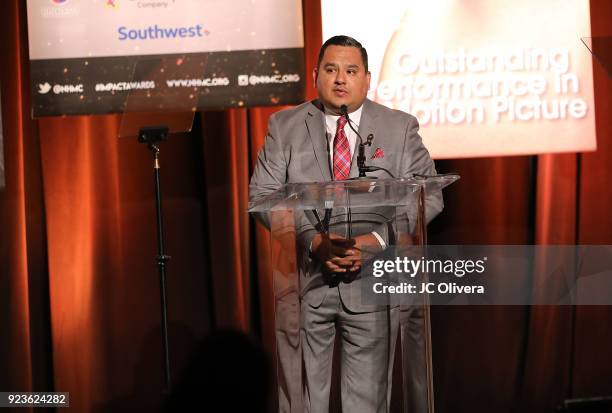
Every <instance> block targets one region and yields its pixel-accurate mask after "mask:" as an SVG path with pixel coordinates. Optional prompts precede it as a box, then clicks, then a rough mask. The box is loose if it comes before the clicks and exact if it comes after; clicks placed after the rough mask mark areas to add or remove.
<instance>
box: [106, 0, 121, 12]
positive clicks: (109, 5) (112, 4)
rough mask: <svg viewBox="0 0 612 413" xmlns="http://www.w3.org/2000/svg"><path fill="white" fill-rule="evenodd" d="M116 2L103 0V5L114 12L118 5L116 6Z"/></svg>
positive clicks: (115, 0)
mask: <svg viewBox="0 0 612 413" xmlns="http://www.w3.org/2000/svg"><path fill="white" fill-rule="evenodd" d="M117 1H118V0H105V1H104V5H105V6H106V7H107V8H109V9H113V10H116V9H117V8H118V7H119V5H118V4H117Z"/></svg>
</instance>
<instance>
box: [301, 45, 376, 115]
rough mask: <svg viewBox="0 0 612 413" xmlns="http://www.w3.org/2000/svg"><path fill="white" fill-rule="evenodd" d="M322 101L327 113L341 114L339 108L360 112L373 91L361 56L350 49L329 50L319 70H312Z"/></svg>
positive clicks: (345, 47) (342, 47)
mask: <svg viewBox="0 0 612 413" xmlns="http://www.w3.org/2000/svg"><path fill="white" fill-rule="evenodd" d="M313 77H314V81H315V86H316V88H317V92H318V94H319V100H320V101H321V103H323V105H324V106H325V107H326V108H327V109H331V110H332V111H335V112H337V113H340V106H342V105H346V106H348V111H349V112H353V111H355V110H357V109H358V108H359V107H360V106H361V104H362V103H363V101H364V100H365V98H366V95H367V93H368V89H369V88H370V72H366V71H365V67H364V65H363V61H362V60H361V52H360V51H359V49H358V48H356V47H351V46H335V45H332V46H328V47H327V49H325V53H324V54H323V59H322V60H321V64H320V65H319V67H318V68H316V69H314V70H313Z"/></svg>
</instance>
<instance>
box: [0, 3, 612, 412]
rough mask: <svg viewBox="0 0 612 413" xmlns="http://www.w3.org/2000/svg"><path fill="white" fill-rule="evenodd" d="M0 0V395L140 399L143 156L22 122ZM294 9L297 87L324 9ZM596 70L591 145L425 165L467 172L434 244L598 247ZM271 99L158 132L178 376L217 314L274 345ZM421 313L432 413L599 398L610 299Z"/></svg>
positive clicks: (603, 195)
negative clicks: (262, 184) (262, 216)
mask: <svg viewBox="0 0 612 413" xmlns="http://www.w3.org/2000/svg"><path fill="white" fill-rule="evenodd" d="M4 3H5V4H4V5H3V6H4V13H3V15H2V16H1V17H0V34H1V38H2V39H3V41H2V42H0V59H1V61H2V65H0V68H1V69H0V85H1V87H2V89H1V92H2V93H1V96H2V119H3V125H4V145H5V147H4V151H5V162H6V188H5V189H4V190H2V191H0V226H1V228H2V231H1V233H0V258H1V261H0V262H1V263H2V265H1V266H0V303H1V305H2V311H0V317H1V319H0V320H1V322H2V326H3V329H4V333H3V334H2V335H0V366H2V367H3V369H2V374H1V375H0V390H2V391H8V390H15V391H29V390H56V391H69V392H70V393H71V410H73V411H77V412H96V411H100V412H101V411H122V410H125V411H133V410H136V409H138V410H142V409H143V408H145V409H146V407H149V408H150V410H154V409H156V408H157V406H159V398H160V396H156V395H159V394H160V389H161V386H162V375H161V373H160V372H161V369H162V365H161V340H160V327H159V320H160V317H159V286H158V278H157V270H156V266H155V260H154V256H155V251H156V233H155V225H154V222H155V209H154V203H153V180H152V172H153V170H152V159H151V155H150V153H149V152H148V151H147V150H146V148H145V147H143V146H142V145H139V144H138V143H136V142H135V141H134V140H130V139H117V137H116V134H117V130H118V127H119V123H120V117H119V115H109V116H80V117H66V118H47V119H40V120H31V117H30V106H29V104H30V97H29V96H30V88H29V68H28V53H27V29H26V15H25V1H19V0H10V1H6V2H4ZM303 4H304V31H305V53H306V55H305V58H306V67H307V79H306V84H307V92H306V95H307V98H309V99H310V98H313V97H314V96H315V95H316V91H315V90H314V88H313V87H312V81H311V78H310V70H311V69H312V67H314V65H315V64H316V59H317V53H318V48H319V46H320V44H321V42H322V39H321V21H320V20H321V19H320V6H319V2H318V1H309V0H304V1H303ZM591 19H592V35H593V36H604V35H607V36H610V35H612V27H610V25H609V22H610V21H612V4H611V3H610V2H608V1H606V0H592V1H591ZM585 50H586V49H585ZM594 77H595V105H596V114H597V119H596V122H597V144H598V150H597V152H593V153H586V154H562V155H542V156H537V157H508V158H488V159H465V160H447V161H441V162H438V169H439V170H441V171H443V172H448V171H457V172H459V173H460V174H461V175H462V179H461V181H459V182H458V183H456V184H455V185H454V186H452V187H449V188H448V190H447V192H446V194H445V204H446V210H445V212H444V213H443V214H442V215H441V216H440V217H439V218H438V219H437V220H436V221H434V223H432V225H431V227H430V241H431V242H433V243H465V244H478V243H485V244H488V243H495V244H531V243H537V244H568V243H569V244H573V243H581V244H612V218H611V215H610V213H609V211H610V209H611V207H612V194H611V192H610V190H609V189H608V188H609V186H610V185H611V184H612V176H611V175H612V174H611V172H610V171H611V169H610V167H609V164H610V163H611V162H612V130H611V129H612V126H611V123H610V120H609V115H610V113H612V111H611V109H612V108H611V98H612V89H611V81H610V78H609V77H608V76H607V74H606V73H605V71H604V70H603V69H602V68H601V67H600V66H599V65H597V64H594ZM279 109H281V108H279V107H270V108H253V109H232V110H227V111H219V112H206V113H201V114H198V116H197V122H196V126H195V127H194V130H193V132H192V133H191V134H188V135H187V136H181V137H176V138H173V139H172V140H171V141H169V142H167V143H164V144H162V147H161V149H162V152H161V162H162V189H163V194H164V213H165V228H166V239H167V249H168V252H169V254H170V255H171V256H172V260H171V261H170V263H169V275H168V277H169V278H168V292H169V317H170V337H171V357H172V365H173V367H174V374H173V376H175V377H176V376H177V375H178V374H179V373H180V371H181V369H182V367H183V366H184V365H185V362H186V358H187V357H188V356H189V354H190V352H191V351H192V349H193V347H194V345H195V343H196V342H197V340H198V339H200V338H202V337H203V336H204V335H205V334H206V333H207V332H209V331H210V330H211V329H212V328H214V327H233V328H237V329H241V330H243V331H246V332H249V333H252V334H253V335H256V336H259V337H260V339H261V341H262V342H263V343H264V347H265V348H267V349H269V350H272V349H273V345H274V336H273V330H274V325H273V319H272V312H273V307H272V305H273V304H272V299H271V291H272V288H271V278H270V275H269V262H268V260H267V257H268V256H269V244H268V242H267V234H266V232H265V230H264V229H263V228H262V227H261V226H260V225H259V224H256V223H254V221H253V220H251V219H250V217H249V216H248V214H247V213H246V209H247V202H248V179H249V176H250V173H251V171H252V167H253V164H254V160H255V156H256V153H257V151H258V149H259V148H260V147H261V145H262V144H263V141H264V138H265V133H266V128H267V120H268V118H269V116H270V115H271V114H272V113H274V112H275V111H277V110H279ZM423 133H424V134H425V133H427V131H426V130H423ZM432 319H433V321H432V322H433V343H434V370H435V389H436V404H437V408H438V411H453V412H457V411H459V412H462V411H466V412H467V411H471V412H473V411H483V412H485V411H487V412H488V411H496V412H511V411H521V412H522V411H534V412H535V411H552V409H554V407H555V406H556V405H558V403H559V402H561V401H562V400H563V399H565V398H569V397H583V396H584V397H586V396H598V395H609V394H612V356H611V355H610V351H609V346H610V343H612V323H611V320H612V311H611V310H610V309H609V308H608V307H545V306H536V307H486V308H473V307H470V308H467V307H463V308H460V307H454V308H434V309H433V312H432ZM143 406H145V407H143Z"/></svg>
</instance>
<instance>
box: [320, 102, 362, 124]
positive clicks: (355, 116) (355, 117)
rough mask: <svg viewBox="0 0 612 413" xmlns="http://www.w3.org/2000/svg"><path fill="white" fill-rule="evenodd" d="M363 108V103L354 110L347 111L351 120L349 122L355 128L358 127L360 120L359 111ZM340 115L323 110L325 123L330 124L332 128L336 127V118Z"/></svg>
mask: <svg viewBox="0 0 612 413" xmlns="http://www.w3.org/2000/svg"><path fill="white" fill-rule="evenodd" d="M362 110H363V104H361V106H359V108H358V109H357V110H356V111H354V112H351V113H349V114H348V115H349V119H350V120H351V123H352V124H353V126H354V127H355V129H357V128H359V121H360V120H361V112H362ZM339 117H340V115H336V114H333V113H329V112H327V110H326V111H325V120H326V123H327V124H328V125H330V126H333V128H335V127H336V125H337V123H338V118H339Z"/></svg>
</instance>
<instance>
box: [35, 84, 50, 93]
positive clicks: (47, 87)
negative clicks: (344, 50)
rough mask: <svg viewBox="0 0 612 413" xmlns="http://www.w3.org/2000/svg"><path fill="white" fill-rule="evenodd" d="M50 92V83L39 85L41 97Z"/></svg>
mask: <svg viewBox="0 0 612 413" xmlns="http://www.w3.org/2000/svg"><path fill="white" fill-rule="evenodd" d="M50 90H51V85H50V84H49V82H45V83H39V84H38V93H40V94H41V95H44V94H47V93H49V91H50Z"/></svg>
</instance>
